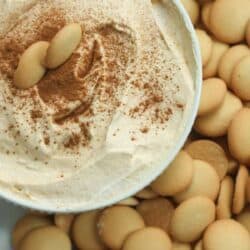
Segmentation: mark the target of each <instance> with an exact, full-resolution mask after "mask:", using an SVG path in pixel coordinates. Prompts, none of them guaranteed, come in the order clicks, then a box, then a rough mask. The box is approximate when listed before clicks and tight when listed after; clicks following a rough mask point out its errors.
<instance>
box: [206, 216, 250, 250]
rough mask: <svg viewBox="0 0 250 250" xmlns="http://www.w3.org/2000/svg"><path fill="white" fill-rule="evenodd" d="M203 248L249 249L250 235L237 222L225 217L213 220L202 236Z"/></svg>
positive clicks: (208, 249) (213, 249) (221, 249)
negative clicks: (224, 218)
mask: <svg viewBox="0 0 250 250" xmlns="http://www.w3.org/2000/svg"><path fill="white" fill-rule="evenodd" d="M203 248H204V250H236V249H237V250H249V249H250V236H249V233H248V231H247V230H246V229H245V228H244V227H243V226H242V225H241V224H240V223H238V222H236V221H234V220H231V219H226V220H218V221H215V222H213V223H212V224H211V225H210V226H209V227H208V229H207V230H206V232H205V234H204V237H203Z"/></svg>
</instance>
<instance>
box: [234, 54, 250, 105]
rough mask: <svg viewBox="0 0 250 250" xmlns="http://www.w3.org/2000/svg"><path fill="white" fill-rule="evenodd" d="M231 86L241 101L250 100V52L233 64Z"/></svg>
mask: <svg viewBox="0 0 250 250" xmlns="http://www.w3.org/2000/svg"><path fill="white" fill-rule="evenodd" d="M231 88H232V90H233V91H234V93H235V94H236V95H237V96H238V97H239V98H240V99H241V100H243V101H250V54H249V55H248V56H246V57H244V58H243V59H241V60H240V62H239V63H238V64H237V65H236V66H235V68H234V70H233V73H232V83H231Z"/></svg>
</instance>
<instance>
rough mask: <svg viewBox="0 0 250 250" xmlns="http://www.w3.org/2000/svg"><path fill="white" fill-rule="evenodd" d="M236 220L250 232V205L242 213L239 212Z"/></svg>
mask: <svg viewBox="0 0 250 250" xmlns="http://www.w3.org/2000/svg"><path fill="white" fill-rule="evenodd" d="M236 220H237V221H238V222H239V223H240V224H241V225H243V226H244V227H245V228H246V229H247V230H248V232H249V233H250V207H247V208H245V209H244V210H243V211H242V212H241V213H240V214H238V215H237V217H236Z"/></svg>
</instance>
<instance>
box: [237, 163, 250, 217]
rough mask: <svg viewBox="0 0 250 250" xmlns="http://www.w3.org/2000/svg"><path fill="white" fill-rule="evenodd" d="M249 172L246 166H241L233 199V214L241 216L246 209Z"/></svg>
mask: <svg viewBox="0 0 250 250" xmlns="http://www.w3.org/2000/svg"><path fill="white" fill-rule="evenodd" d="M248 177H249V175H248V170H247V168H246V167H245V166H243V165H242V166H240V168H239V171H238V174H237V177H236V181H235V191H234V197H233V213H234V214H239V213H240V212H241V211H242V210H243V209H244V207H245V204H246V188H247V181H248Z"/></svg>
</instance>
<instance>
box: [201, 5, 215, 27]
mask: <svg viewBox="0 0 250 250" xmlns="http://www.w3.org/2000/svg"><path fill="white" fill-rule="evenodd" d="M212 5H213V2H207V3H205V4H204V5H203V6H202V9H201V19H202V22H203V24H204V25H205V26H206V28H208V29H209V19H210V14H211V9H212Z"/></svg>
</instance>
